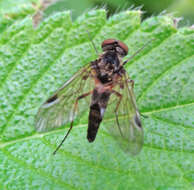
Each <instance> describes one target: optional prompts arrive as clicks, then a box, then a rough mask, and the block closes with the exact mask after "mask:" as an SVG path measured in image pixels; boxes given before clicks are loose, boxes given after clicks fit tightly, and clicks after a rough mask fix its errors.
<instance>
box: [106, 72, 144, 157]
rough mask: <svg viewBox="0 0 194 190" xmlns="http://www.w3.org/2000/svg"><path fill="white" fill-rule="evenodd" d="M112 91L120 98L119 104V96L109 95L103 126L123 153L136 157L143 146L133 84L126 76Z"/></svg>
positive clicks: (141, 129)
mask: <svg viewBox="0 0 194 190" xmlns="http://www.w3.org/2000/svg"><path fill="white" fill-rule="evenodd" d="M114 90H115V91H116V92H117V94H118V93H119V94H120V95H122V98H121V100H120V103H119V99H120V98H119V96H118V95H116V94H115V93H113V94H111V97H110V100H109V104H108V107H107V110H106V113H105V118H104V120H106V121H107V123H106V124H105V126H106V128H107V129H108V131H109V133H110V134H111V135H112V136H113V137H114V138H115V139H116V140H117V141H118V142H119V144H120V146H121V147H122V149H123V150H124V151H126V152H129V153H131V154H132V155H136V154H138V153H139V152H140V150H141V148H142V145H143V128H142V125H141V121H140V114H139V111H138V109H137V105H136V100H135V96H134V93H133V83H132V82H131V81H130V80H129V78H128V77H127V74H125V75H124V76H123V77H122V79H121V81H120V83H119V84H118V85H117V86H116V87H115V89H114ZM117 106H118V108H117Z"/></svg>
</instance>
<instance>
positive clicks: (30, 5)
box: [0, 0, 40, 33]
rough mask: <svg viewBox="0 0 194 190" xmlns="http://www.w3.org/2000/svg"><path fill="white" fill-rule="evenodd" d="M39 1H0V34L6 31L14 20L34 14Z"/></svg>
mask: <svg viewBox="0 0 194 190" xmlns="http://www.w3.org/2000/svg"><path fill="white" fill-rule="evenodd" d="M39 6H40V0H17V1H15V0H1V1H0V33H1V32H3V31H4V30H6V28H7V27H9V26H10V25H11V24H13V23H14V21H15V20H20V19H24V18H25V17H26V16H28V15H32V14H34V13H35V12H36V9H38V7H39Z"/></svg>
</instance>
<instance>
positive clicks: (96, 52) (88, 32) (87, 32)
mask: <svg viewBox="0 0 194 190" xmlns="http://www.w3.org/2000/svg"><path fill="white" fill-rule="evenodd" d="M86 32H87V33H88V37H89V39H90V41H91V42H92V46H93V48H94V49H95V52H96V55H97V56H98V55H99V54H98V50H97V48H96V46H95V44H94V42H93V40H92V37H91V35H90V33H89V31H88V30H86Z"/></svg>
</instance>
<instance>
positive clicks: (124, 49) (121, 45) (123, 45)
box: [118, 41, 128, 55]
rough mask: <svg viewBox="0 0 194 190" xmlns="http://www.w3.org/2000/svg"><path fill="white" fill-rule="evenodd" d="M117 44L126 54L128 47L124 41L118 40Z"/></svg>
mask: <svg viewBox="0 0 194 190" xmlns="http://www.w3.org/2000/svg"><path fill="white" fill-rule="evenodd" d="M118 45H119V46H120V48H122V49H123V51H124V52H125V55H127V54H128V47H127V45H126V44H125V43H123V42H121V41H118Z"/></svg>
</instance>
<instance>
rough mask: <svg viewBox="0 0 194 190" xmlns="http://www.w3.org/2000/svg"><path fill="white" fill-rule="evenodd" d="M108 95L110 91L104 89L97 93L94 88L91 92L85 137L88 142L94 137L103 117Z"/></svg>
mask: <svg viewBox="0 0 194 190" xmlns="http://www.w3.org/2000/svg"><path fill="white" fill-rule="evenodd" d="M109 97H110V92H109V91H105V92H102V93H99V92H98V91H97V89H94V91H93V94H92V101H91V105H90V113H89V122H88V134H87V139H88V141H89V142H93V141H94V140H95V138H96V134H97V132H98V128H99V126H100V123H101V121H102V119H103V116H104V113H105V110H106V106H107V104H108V100H109Z"/></svg>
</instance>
